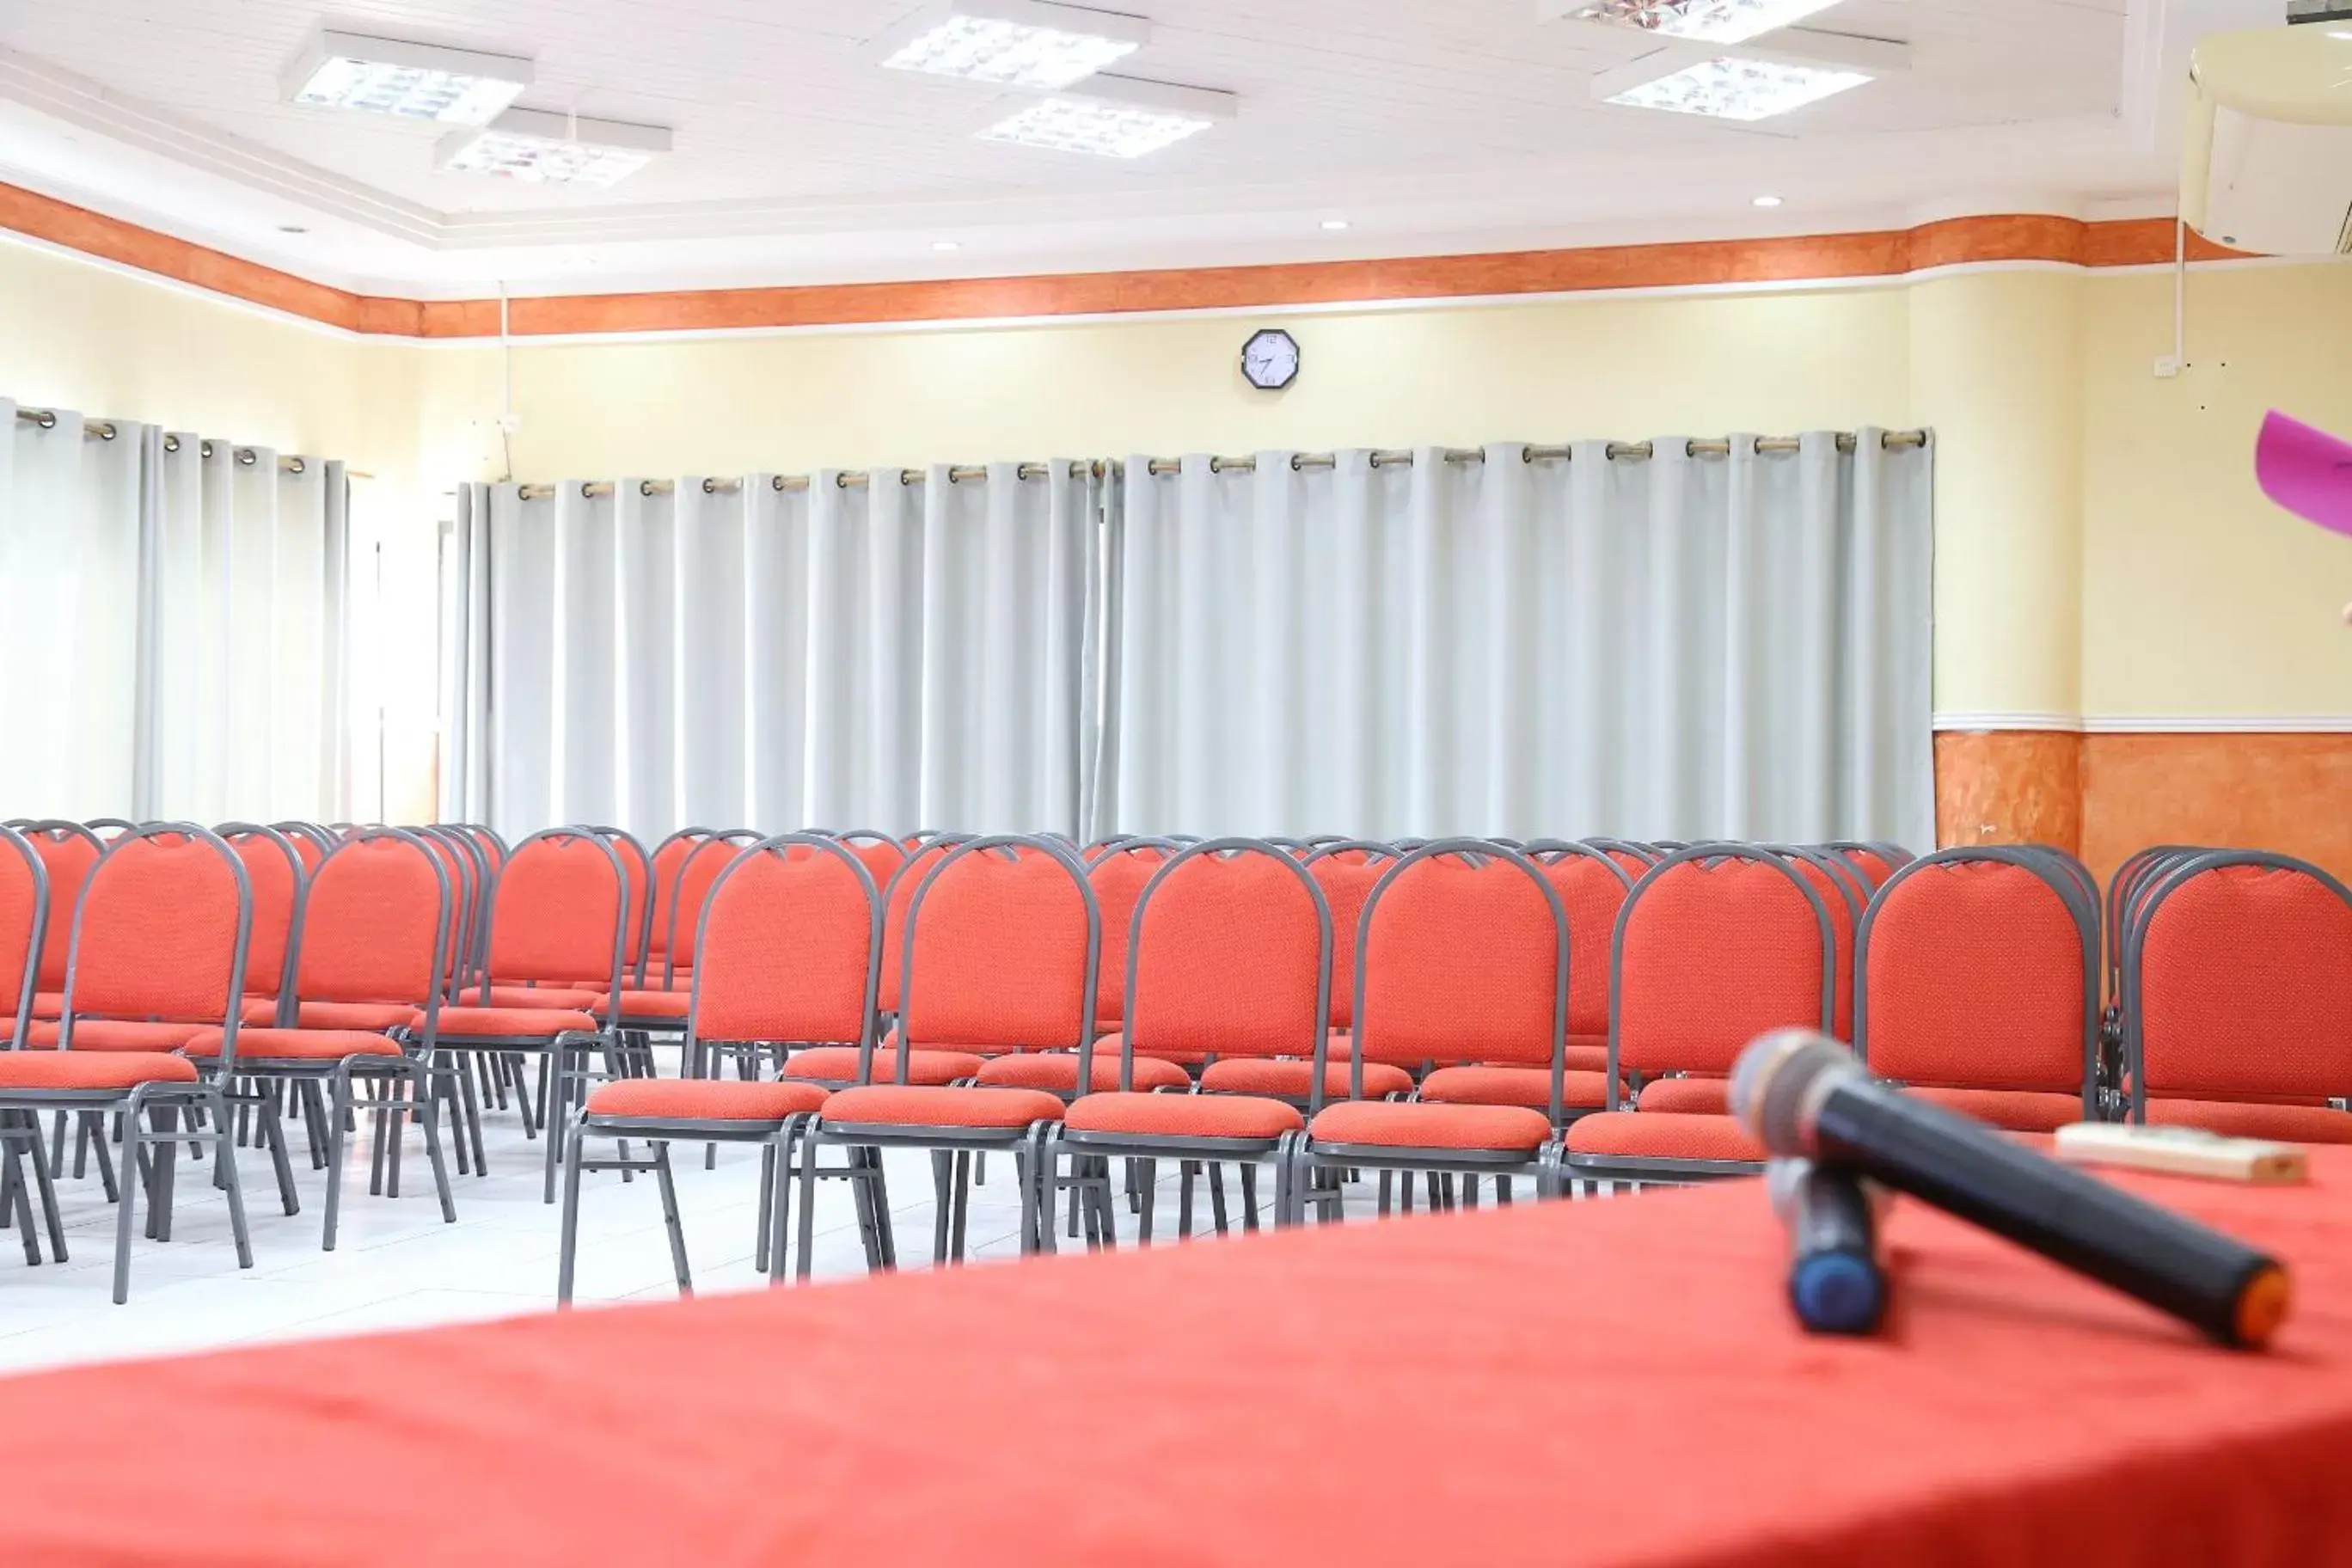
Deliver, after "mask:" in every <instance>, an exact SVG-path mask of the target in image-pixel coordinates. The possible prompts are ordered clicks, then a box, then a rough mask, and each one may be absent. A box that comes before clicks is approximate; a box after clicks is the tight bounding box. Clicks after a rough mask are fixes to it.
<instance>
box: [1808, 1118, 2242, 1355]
mask: <svg viewBox="0 0 2352 1568" xmlns="http://www.w3.org/2000/svg"><path fill="white" fill-rule="evenodd" d="M1814 1153H1815V1157H1816V1158H1818V1159H1819V1160H1821V1161H1822V1162H1823V1163H1830V1164H1842V1165H1847V1166H1851V1167H1853V1168H1855V1169H1858V1170H1860V1171H1863V1172H1864V1173H1868V1174H1869V1175H1872V1176H1874V1177H1876V1178H1877V1179H1878V1180H1880V1181H1882V1182H1884V1183H1885V1184H1887V1185H1888V1186H1890V1187H1894V1188H1895V1189H1896V1190H1898V1191H1900V1192H1906V1193H1909V1194H1912V1195H1913V1196H1915V1197H1916V1198H1918V1199H1920V1200H1921V1201H1923V1202H1925V1203H1928V1204H1932V1205H1935V1206H1936V1207H1937V1208H1940V1209H1944V1210H1946V1211H1948V1212H1949V1213H1951V1214H1954V1215H1958V1216H1959V1217H1960V1218H1962V1219H1965V1220H1969V1221H1970V1222H1972V1223H1974V1224H1976V1225H1979V1226H1983V1227H1984V1228H1985V1229H1987V1230H1990V1231H1992V1232H1993V1233H1994V1234H1996V1235H1999V1236H2002V1237H2007V1238H2008V1239H2010V1240H2011V1241H2014V1242H2016V1243H2018V1244H2019V1245H2020V1246H2022V1247H2029V1248H2031V1249H2032V1250H2033V1251H2035V1252H2038V1253H2041V1254H2042V1256H2043V1257H2045V1258H2051V1259H2053V1261H2055V1262H2058V1263H2062V1264H2063V1265H2065V1266H2066V1267H2067V1268H2074V1269H2076V1270H2079V1271H2080V1272H2082V1273H2084V1274H2087V1275H2089V1276H2090V1277H2091V1278H2093V1279H2097V1280H2099V1281H2101V1282H2102V1283H2105V1284H2107V1285H2111V1286H2113V1287H2114V1288H2115V1289H2118V1290H2121V1291H2124V1292H2125V1293H2126V1294H2127V1295H2131V1296H2135V1297H2137V1298H2138V1299H2139V1300H2142V1301H2145V1302H2147V1304H2148V1305H2149V1306H2152V1307H2156V1308H2158V1309H2160V1310H2163V1311H2167V1312H2169V1313H2171V1314H2172V1315H2173V1316H2175V1317H2177V1318H2179V1319H2182V1320H2184V1321H2187V1322H2189V1323H2191V1324H2194V1325H2195V1326H2196V1327H2197V1328H2199V1329H2200V1330H2202V1331H2204V1332H2205V1333H2207V1334H2209V1335H2210V1336H2212V1337H2213V1338H2214V1339H2216V1340H2219V1341H2221V1342H2223V1343H2226V1344H2234V1345H2255V1344H2260V1343H2262V1342H2263V1341H2264V1340H2266V1339H2268V1338H2269V1335H2270V1331H2271V1329H2272V1328H2273V1326H2274V1325H2275V1323H2276V1321H2277V1318H2278V1316H2279V1314H2280V1311H2281V1310H2284V1293H2285V1274H2284V1270H2283V1269H2281V1268H2280V1267H2279V1266H2278V1264H2277V1263H2276V1262H2275V1261H2273V1259H2271V1258H2266V1257H2264V1256H2263V1254H2261V1253H2259V1252H2256V1251H2255V1250H2254V1249H2253V1248H2252V1247H2247V1246H2246V1245H2244V1244H2243V1243H2242V1242H2239V1241H2237V1240H2234V1239H2232V1238H2231V1237H2227V1236H2224V1235H2222V1234H2221V1233H2220V1232H2219V1231H2216V1230H2212V1229H2210V1228H2208V1227H2207V1226H2201V1225H2199V1224H2197V1223H2196V1222H2195V1221H2193V1220H2189V1219H2186V1218H2183V1217H2182V1216H2181V1215H2176V1214H2173V1213H2170V1212H2169V1211H2168V1210H2166V1209H2163V1208H2159V1207H2158V1206H2157V1205H2154V1204H2151V1203H2147V1202H2146V1201H2145V1200H2143V1199H2140V1198H2137V1197H2135V1196H2133V1195H2132V1194H2129V1193H2126V1192H2124V1191H2122V1190H2121V1189H2119V1188H2116V1187H2112V1186H2109V1185H2108V1184H2106V1183H2105V1182H2102V1181H2099V1180H2098V1179H2096V1178H2095V1177H2093V1176H2089V1175H2086V1174H2084V1173H2082V1172H2080V1171H2077V1170H2075V1169H2074V1167H2072V1166H2069V1165H2062V1164H2060V1163H2058V1162H2056V1161H2054V1160H2045V1159H2043V1158H2042V1156H2041V1155H2039V1154H2036V1153H2034V1152H2032V1151H2031V1150H2028V1149H2025V1148H2021V1147H2020V1146H2019V1145H2017V1144H2015V1143H2011V1142H2009V1141H2008V1140H2006V1139H2004V1138H2002V1137H2001V1136H2000V1135H1999V1134H1998V1133H1994V1132H1991V1131H1987V1130H1985V1129H1983V1128H1981V1127H1979V1126H1978V1125H1977V1124H1976V1123H1975V1122H1972V1121H1968V1120H1966V1119H1965V1118H1963V1117H1960V1116H1958V1115H1956V1114H1954V1113H1953V1112H1951V1111H1948V1110H1943V1109H1942V1108H1941V1107H1939V1106H1935V1105H1930V1104H1927V1103H1926V1102H1924V1101H1921V1100H1913V1099H1910V1098H1908V1097H1907V1096H1905V1095H1903V1094H1902V1093H1900V1092H1899V1091H1896V1090H1893V1089H1882V1088H1879V1087H1878V1086H1876V1085H1874V1084H1870V1083H1868V1082H1867V1081H1866V1080H1857V1081H1856V1082H1854V1083H1841V1084H1839V1085H1837V1086H1836V1087H1834V1088H1832V1089H1830V1090H1829V1091H1828V1092H1827V1093H1825V1094H1824V1095H1823V1096H1822V1100H1821V1101H1820V1109H1819V1110H1818V1112H1817V1114H1816V1118H1815V1122H1814ZM2266 1276H2267V1277H2269V1279H2268V1280H2267V1281H2266V1280H2265V1277H2266ZM2258 1286H2259V1289H2258ZM2257 1297H2258V1298H2259V1300H2256V1299H2255V1298H2257Z"/></svg>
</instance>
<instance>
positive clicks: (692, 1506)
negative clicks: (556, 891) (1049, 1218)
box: [0, 1151, 2352, 1568]
mask: <svg viewBox="0 0 2352 1568" xmlns="http://www.w3.org/2000/svg"><path fill="white" fill-rule="evenodd" d="M2137 1185H2139V1186H2141V1187H2143V1188H2144V1189H2146V1190H2148V1191H2151V1192H2155V1193H2158V1194H2161V1195H2162V1196H2163V1197H2164V1198H2165V1199H2167V1200H2168V1201H2172V1202H2175V1203H2177V1204H2179V1205H2180V1206H2182V1207H2184V1208H2188V1209H2190V1210H2193V1211H2197V1212H2200V1213H2201V1214H2203V1215H2207V1216H2209V1217H2210V1218H2213V1219H2215V1220H2217V1221H2220V1222H2222V1223H2225V1224H2227V1225H2228V1226H2231V1228H2233V1229H2235V1230H2237V1231H2239V1232H2240V1233H2241V1234H2242V1235H2244V1236H2246V1237H2250V1238H2252V1239H2254V1240H2256V1241H2258V1242H2260V1243H2263V1244H2264V1245H2267V1246H2269V1247H2272V1248H2273V1249H2275V1250H2276V1251H2278V1252H2279V1253H2281V1254H2282V1255H2283V1256H2284V1257H2286V1258H2289V1259H2290V1260H2291V1261H2292V1262H2293V1264H2294V1268H2295V1269H2296V1273H2297V1280H2298V1287H2299V1290H2300V1296H2301V1300H2300V1304H2299V1306H2298V1308H2297V1310H2296V1313H2295V1316H2294V1319H2293V1320H2292V1321H2291V1322H2290V1324H2289V1326H2288V1327H2287V1329H2286V1330H2285V1331H2284V1334H2283V1335H2282V1336H2281V1338H2280V1340H2279V1342H2278V1343H2277V1344H2276V1346H2275V1347H2274V1348H2273V1351H2272V1352H2270V1353H2268V1354H2266V1355H2245V1354H2238V1353H2233V1352H2227V1351H2221V1350H2217V1349H2210V1348H2208V1347H2207V1346H2205V1345H2203V1344H2202V1343H2200V1342H2197V1341H2195V1340H2194V1339H2193V1338H2191V1337H2190V1336H2189V1335H2188V1334H2187V1333H2186V1332H2185V1331H2181V1330H2179V1329H2177V1328H2175V1327H2174V1326H2172V1325H2171V1324H2170V1323H2169V1322H2168V1321H2165V1320H2162V1319H2160V1318H2158V1317H2157V1316H2156V1315H2155V1314H2153V1313H2151V1312H2148V1311H2147V1310H2143V1309H2141V1308H2139V1307H2138V1306H2137V1305H2135V1304H2133V1303H2131V1302H2127V1301H2125V1300H2121V1299H2119V1298H2116V1297H2114V1296H2111V1295H2109V1294H2107V1293H2106V1292H2105V1291H2102V1290H2101V1289H2098V1288H2096V1287H2095V1286H2092V1285H2089V1284H2086V1283H2083V1282H2081V1281H2078V1280H2076V1279H2073V1278H2072V1277H2070V1276H2066V1275H2063V1274H2062V1273H2060V1272H2059V1271H2058V1270H2056V1269H2054V1268H2051V1267H2049V1266H2047V1265H2045V1264H2043V1263H2042V1262H2040V1261H2039V1260H2037V1259H2034V1258H2029V1257H2027V1256H2025V1255H2024V1254H2021V1253H2019V1252H2015V1251H2013V1250H2011V1249H2010V1248H2008V1247H2004V1246H2002V1245H2001V1244H2000V1243H1997V1242H1994V1241H1992V1240H1990V1239H1989V1238H1986V1237H1980V1236H1979V1235H1976V1234H1974V1233H1971V1232H1969V1231H1966V1230H1964V1229H1962V1228H1961V1227H1959V1226H1957V1225H1954V1224H1952V1223H1950V1222H1948V1221H1946V1220H1943V1219H1942V1218H1941V1217H1940V1216H1937V1215H1931V1214H1928V1213H1927V1212H1925V1211H1923V1210H1921V1209H1919V1208H1917V1207H1916V1206H1908V1207H1906V1208H1904V1209H1903V1210H1901V1211H1900V1212H1899V1214H1898V1216H1897V1219H1896V1222H1895V1233H1894V1234H1895V1245H1896V1247H1897V1248H1898V1261H1899V1267H1900V1269H1901V1277H1900V1284H1899V1291H1900V1308H1899V1311H1898V1314H1897V1317H1896V1320H1895V1324H1894V1329H1893V1332H1892V1334H1891V1335H1890V1337H1889V1338H1887V1339H1886V1340H1885V1341H1884V1342H1874V1343H1849V1342H1829V1341H1821V1340H1809V1339H1806V1338H1804V1337H1803V1336H1801V1334H1799V1333H1798V1332H1797V1331H1795V1329H1794V1328H1793V1327H1791V1325H1790V1321H1789V1317H1788V1314H1787V1311H1786V1310H1785V1309H1784V1307H1783V1305H1782V1302H1781V1299H1780V1267H1781V1259H1780V1247H1781V1244H1780V1237H1779V1234H1778V1232H1777V1231H1776V1229H1775V1227H1774V1226H1773V1224H1772V1222H1771V1220H1770V1218H1769V1215H1768V1214H1767V1212H1766V1209H1765V1205H1764V1200H1763V1194H1761V1193H1760V1192H1759V1191H1758V1190H1757V1189H1756V1188H1755V1186H1754V1185H1753V1184H1740V1185H1738V1186H1737V1187H1718V1188H1714V1189H1709V1190H1703V1191H1691V1192H1678V1193H1657V1194H1644V1195H1643V1196H1641V1197H1638V1198H1631V1199H1622V1200H1618V1201H1613V1202H1606V1203H1582V1204H1559V1205H1548V1206H1544V1207H1537V1206H1534V1205H1521V1206H1519V1207H1517V1208H1515V1209H1511V1210H1507V1211H1500V1212H1496V1211H1491V1210H1490V1211H1486V1212H1482V1213H1476V1214H1465V1215H1434V1216H1423V1217H1417V1218H1411V1219H1400V1220H1396V1221H1391V1222H1390V1223H1387V1224H1380V1225H1374V1224H1359V1225H1354V1226H1348V1227H1345V1228H1335V1229H1331V1230H1325V1231H1317V1232H1308V1233H1300V1234H1296V1235H1285V1236H1265V1237H1255V1238H1248V1239H1242V1240H1235V1241H1231V1242H1226V1243H1219V1244H1208V1245H1199V1246H1193V1247H1163V1248H1160V1249H1159V1250H1156V1251H1150V1252H1140V1253H1139V1252H1128V1253H1121V1254H1118V1255H1115V1256H1110V1257H1098V1258H1083V1257H1080V1258H1072V1257H1064V1258H1057V1259H1052V1260H1044V1261H1038V1262H1034V1263H1026V1264H1023V1265H1020V1266H1017V1267H991V1268H975V1269H972V1270H971V1271H970V1272H968V1273H961V1274H954V1275H950V1276H946V1277H940V1276H919V1275H917V1276H906V1277H901V1278H898V1279H881V1280H876V1281H872V1282H866V1283H856V1284H844V1285H835V1286H824V1287H819V1288H817V1289H793V1290H785V1291H776V1292H768V1293H763V1294H758V1295H752V1296H744V1297H732V1298H726V1299H714V1300H708V1301H701V1302H694V1303H687V1304H680V1305H664V1306H657V1307H651V1308H643V1309H632V1310H613V1311H589V1312H582V1313H578V1314H574V1315H572V1316H570V1317H563V1318H557V1317H543V1318H535V1319H530V1320H525V1321H515V1322H509V1323H499V1324H490V1325H482V1326H475V1327H465V1328H454V1329H446V1330H437V1331H428V1332H420V1333H408V1334H397V1335H383V1336H376V1337H372V1338H366V1339H357V1340H346V1341H341V1342H319V1343H312V1344H304V1345H297V1346H290V1347H275V1348H269V1349H265V1350H257V1351H242V1352H233V1353H222V1354H214V1355H206V1356H199V1357H194V1358H189V1359H185V1360H178V1361H171V1362H160V1363H144V1364H139V1363H132V1364H125V1365H120V1366H112V1367H96V1368H89V1369H85V1370H80V1371H71V1372H63V1373H47V1374H42V1375H38V1376H33V1377H26V1378H22V1379H17V1380H14V1381H8V1382H0V1499H5V1503H0V1563H5V1564H9V1565H11V1568H26V1565H28V1564H35V1563H99V1562H103V1563H175V1564H176V1563H238V1564H247V1563H289V1564H292V1563H300V1564H304V1565H306V1568H309V1565H312V1564H320V1563H375V1562H385V1563H389V1562H402V1563H434V1564H443V1563H461V1562H467V1563H469V1562H483V1563H537V1562H549V1561H559V1560H560V1561H565V1562H577V1563H585V1562H597V1563H628V1562H635V1563H782V1562H800V1561H807V1562H822V1563H837V1564H860V1563H921V1564H927V1565H937V1564H947V1563H999V1562H1002V1563H1016V1562H1017V1563H1155V1564H1157V1563H1233V1564H1244V1563H1246V1564H1250V1565H1252V1568H1264V1565H1267V1564H1276V1563H1345V1564H1349V1565H1351V1568H1352V1565H1355V1564H1377V1563H1482V1564H1521V1563H1643V1564H1664V1563H1709V1564H1733V1563H1740V1564H1750V1563H1804V1564H1807V1565H1809V1568H1818V1565H1824V1564H1847V1563H1851V1564H1857V1565H1859V1564H1864V1563H1869V1564H1895V1563H1904V1564H1908V1563H1937V1564H1959V1563H1987V1564H1995V1563H1997V1564H2001V1565H2003V1568H2012V1565H2014V1564H2018V1563H2029V1562H2049V1563H2067V1564H2087V1563H2158V1562H2162V1563H2200V1564H2207V1563H2282V1564H2284V1563H2296V1564H2304V1563H2320V1562H2328V1561H2335V1562H2343V1561H2347V1560H2352V1246H2347V1243H2352V1152H2334V1151H2330V1152H2326V1153H2325V1154H2324V1156H2323V1158H2322V1160H2321V1162H2320V1163H2319V1165H2318V1180H2317V1182H2316V1183H2315V1185H2314V1186H2312V1187H2310V1188H2307V1189H2302V1190H2289V1191H2271V1192H2263V1191H2254V1190H2248V1189H2236V1188H2226V1187H2216V1186H2209V1185H2202V1184H2194V1183H2189V1182H2185V1181H2165V1180H2161V1179H2150V1180H2146V1181H2142V1182H2139V1183H2137ZM90 1310H92V1311H104V1310H107V1309H106V1308H105V1307H104V1306H103V1305H102V1304H93V1305H92V1307H91V1309H90Z"/></svg>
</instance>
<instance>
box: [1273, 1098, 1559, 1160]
mask: <svg viewBox="0 0 2352 1568" xmlns="http://www.w3.org/2000/svg"><path fill="white" fill-rule="evenodd" d="M1307 1133H1308V1135H1309V1136H1311V1137H1312V1138H1313V1139H1314V1140H1315V1142H1317V1143H1318V1144H1333V1143H1364V1144H1372V1145H1375V1146H1377V1147H1380V1148H1383V1149H1462V1150H1477V1151H1481V1152H1504V1151H1512V1150H1529V1151H1531V1150H1534V1149H1536V1148H1538V1147H1540V1146H1541V1145H1542V1144H1543V1143H1544V1142H1546V1141H1547V1140H1549V1138H1550V1137H1551V1121H1550V1119H1549V1117H1547V1116H1545V1115H1544V1113H1543V1112H1542V1111H1540V1110H1525V1109H1523V1108H1521V1107H1519V1106H1516V1105H1423V1104H1416V1103H1414V1102H1412V1101H1410V1100H1349V1101H1348V1102H1346V1103H1345V1104H1341V1105H1328V1106H1326V1107H1324V1108H1323V1110H1322V1111H1321V1112H1320V1113H1318V1115H1317V1116H1316V1118H1315V1120H1314V1121H1310V1122H1308V1123H1307Z"/></svg>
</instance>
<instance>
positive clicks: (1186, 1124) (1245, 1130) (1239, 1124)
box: [1062, 1094, 1307, 1143]
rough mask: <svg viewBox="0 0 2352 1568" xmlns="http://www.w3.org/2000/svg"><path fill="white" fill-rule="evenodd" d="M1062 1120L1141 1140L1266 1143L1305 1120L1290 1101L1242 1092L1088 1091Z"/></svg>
mask: <svg viewBox="0 0 2352 1568" xmlns="http://www.w3.org/2000/svg"><path fill="white" fill-rule="evenodd" d="M1062 1124H1063V1125H1064V1126H1065V1127H1067V1128H1068V1129H1069V1130H1070V1131H1073V1132H1110V1133H1126V1134H1130V1135H1134V1136H1139V1137H1146V1138H1251V1139H1259V1140H1262V1141H1264V1142H1268V1143H1271V1142H1274V1141H1275V1140H1276V1139H1278V1138H1280V1137H1281V1136H1282V1135H1283V1134H1284V1133H1286V1132H1296V1131H1298V1130H1299V1129H1300V1128H1302V1127H1304V1126H1306V1125H1307V1119H1306V1118H1305V1117H1303V1116H1301V1115H1299V1113H1298V1108H1297V1106H1295V1105H1287V1104H1285V1103H1284V1102H1283V1101H1281V1100H1258V1099H1255V1098H1253V1097H1252V1096H1249V1095H1244V1094H1090V1095H1087V1097H1086V1098H1085V1099H1083V1100H1078V1101H1077V1102H1076V1103H1075V1104H1073V1105H1072V1106H1071V1107H1070V1109H1069V1111H1068V1113H1067V1114H1066V1115H1065V1116H1064V1117H1063V1118H1062Z"/></svg>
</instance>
